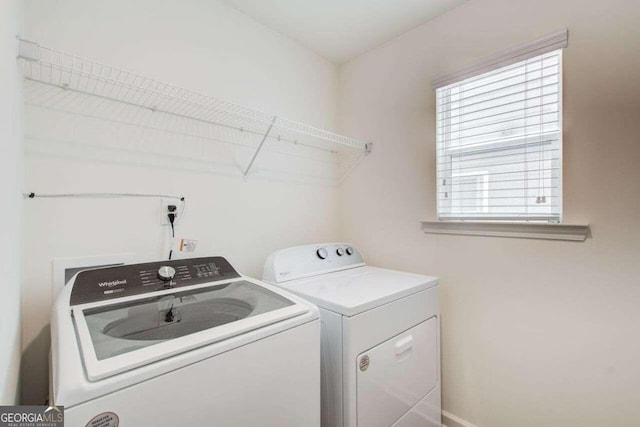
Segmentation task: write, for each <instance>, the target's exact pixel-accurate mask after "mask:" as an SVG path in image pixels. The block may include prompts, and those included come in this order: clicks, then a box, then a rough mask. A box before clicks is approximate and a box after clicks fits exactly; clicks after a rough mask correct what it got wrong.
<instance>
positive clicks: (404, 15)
mask: <svg viewBox="0 0 640 427" xmlns="http://www.w3.org/2000/svg"><path fill="white" fill-rule="evenodd" d="M222 1H224V2H225V3H227V4H228V5H230V6H232V7H234V8H236V9H238V10H239V11H241V12H243V13H245V14H247V15H249V16H251V17H252V18H253V19H255V20H256V21H258V22H261V23H262V24H264V25H266V26H267V27H270V28H272V29H273V30H275V31H278V32H279V33H282V34H284V35H286V36H288V37H290V38H292V39H294V40H297V41H298V42H299V43H301V44H302V45H304V46H306V47H308V48H310V49H312V50H314V51H315V52H317V53H318V54H320V55H321V56H323V57H325V58H327V59H328V60H330V61H332V62H335V63H338V64H340V63H343V62H346V61H348V60H350V59H352V58H354V57H356V56H358V55H360V54H362V53H364V52H366V51H367V50H369V49H371V48H373V47H375V46H378V45H380V44H382V43H384V42H386V41H387V40H390V39H392V38H394V37H396V36H399V35H400V34H402V33H405V32H406V31H408V30H410V29H412V28H414V27H417V26H418V25H420V24H423V23H424V22H427V21H428V20H430V19H433V18H435V17H436V16H438V15H440V14H442V13H444V12H446V11H448V10H451V9H453V8H454V7H456V6H458V5H460V4H462V3H464V2H465V1H466V0H222Z"/></svg>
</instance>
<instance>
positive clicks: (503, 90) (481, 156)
mask: <svg viewBox="0 0 640 427" xmlns="http://www.w3.org/2000/svg"><path fill="white" fill-rule="evenodd" d="M436 108H437V118H436V120H437V123H436V131H437V138H436V140H437V150H436V152H437V197H438V199H437V205H438V219H440V220H490V221H491V220H511V221H514V220H515V221H520V220H522V221H550V222H560V220H561V216H562V50H553V51H550V52H546V53H544V54H541V55H537V56H533V57H530V58H528V59H526V60H523V61H520V62H515V63H511V64H509V65H507V66H502V67H500V68H494V69H493V70H492V71H489V72H485V73H482V74H476V75H474V76H472V77H468V78H466V79H464V80H459V81H456V82H454V83H450V84H447V85H446V86H440V87H437V88H436Z"/></svg>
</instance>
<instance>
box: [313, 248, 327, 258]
mask: <svg viewBox="0 0 640 427" xmlns="http://www.w3.org/2000/svg"><path fill="white" fill-rule="evenodd" d="M316 255H318V258H320V259H326V258H327V257H328V256H329V252H327V250H326V249H325V248H320V249H318V250H317V251H316Z"/></svg>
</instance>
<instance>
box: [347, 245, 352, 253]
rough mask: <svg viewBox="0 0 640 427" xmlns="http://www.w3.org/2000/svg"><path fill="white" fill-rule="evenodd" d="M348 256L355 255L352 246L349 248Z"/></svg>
mask: <svg viewBox="0 0 640 427" xmlns="http://www.w3.org/2000/svg"><path fill="white" fill-rule="evenodd" d="M347 255H353V248H352V247H351V246H348V247H347Z"/></svg>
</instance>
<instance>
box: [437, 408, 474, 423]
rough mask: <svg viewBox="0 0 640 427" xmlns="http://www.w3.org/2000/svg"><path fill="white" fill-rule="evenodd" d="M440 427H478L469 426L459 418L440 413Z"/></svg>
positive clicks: (443, 412)
mask: <svg viewBox="0 0 640 427" xmlns="http://www.w3.org/2000/svg"><path fill="white" fill-rule="evenodd" d="M442 427H478V426H476V425H475V424H471V423H470V422H469V421H465V420H463V419H462V418H460V417H456V416H455V415H453V414H451V413H449V412H447V411H442Z"/></svg>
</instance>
